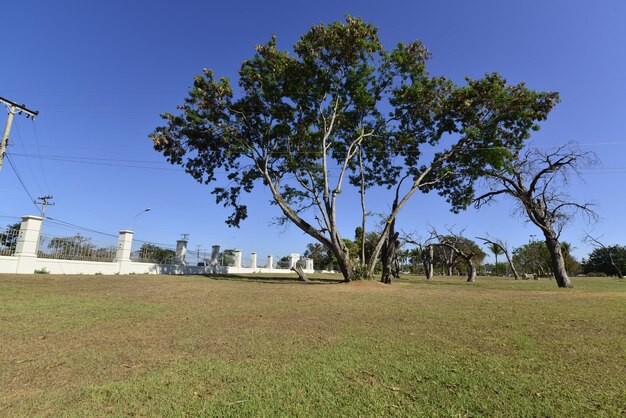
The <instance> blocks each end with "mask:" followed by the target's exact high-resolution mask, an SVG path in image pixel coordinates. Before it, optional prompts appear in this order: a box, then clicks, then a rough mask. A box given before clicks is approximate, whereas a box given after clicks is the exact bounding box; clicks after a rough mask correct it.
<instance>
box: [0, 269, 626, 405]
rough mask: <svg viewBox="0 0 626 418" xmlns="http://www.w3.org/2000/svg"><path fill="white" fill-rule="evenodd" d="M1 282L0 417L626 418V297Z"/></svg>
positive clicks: (538, 289) (609, 284) (101, 280)
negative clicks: (564, 417)
mask: <svg viewBox="0 0 626 418" xmlns="http://www.w3.org/2000/svg"><path fill="white" fill-rule="evenodd" d="M574 284H575V286H576V287H575V289H558V288H556V285H555V284H554V282H553V281H548V280H546V281H539V282H537V281H518V282H516V281H514V280H512V279H510V278H498V279H495V278H483V277H478V279H477V283H475V284H473V285H472V284H466V283H465V282H464V278H461V277H458V278H442V277H436V278H435V279H434V281H433V282H432V283H427V282H425V280H424V279H423V278H421V277H419V278H415V277H414V278H409V279H403V280H400V281H396V282H395V283H394V284H392V285H390V286H387V285H382V284H379V283H376V282H356V283H351V284H343V283H336V282H334V281H332V280H326V281H324V282H323V283H313V284H305V283H301V282H297V281H295V280H293V279H292V278H290V279H289V280H286V278H283V279H282V280H281V279H280V278H272V277H261V278H256V279H252V278H215V277H213V278H208V277H198V276H196V277H189V276H188V277H179V276H52V275H33V276H16V275H0V341H2V344H1V345H0V382H2V384H0V416H3V417H10V416H51V415H53V416H72V417H74V416H104V415H113V416H127V415H133V416H155V415H157V416H237V417H239V416H268V417H275V416H411V417H415V416H487V415H490V416H493V415H496V416H584V417H589V416H619V415H624V414H626V282H625V281H623V280H622V281H620V280H617V279H611V278H577V279H574Z"/></svg>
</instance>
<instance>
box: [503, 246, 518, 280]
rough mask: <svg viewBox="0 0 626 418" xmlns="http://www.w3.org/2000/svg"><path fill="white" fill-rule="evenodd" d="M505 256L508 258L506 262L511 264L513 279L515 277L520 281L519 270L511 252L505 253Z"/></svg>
mask: <svg viewBox="0 0 626 418" xmlns="http://www.w3.org/2000/svg"><path fill="white" fill-rule="evenodd" d="M504 255H505V256H506V261H507V263H509V267H510V268H511V271H512V272H513V277H515V280H519V274H518V273H517V270H516V269H515V265H514V264H513V260H512V259H511V256H510V255H509V252H508V251H504Z"/></svg>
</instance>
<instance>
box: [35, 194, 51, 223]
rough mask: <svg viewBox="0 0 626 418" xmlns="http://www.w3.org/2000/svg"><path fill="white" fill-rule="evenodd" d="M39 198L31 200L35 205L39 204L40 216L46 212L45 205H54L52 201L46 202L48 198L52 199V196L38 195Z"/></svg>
mask: <svg viewBox="0 0 626 418" xmlns="http://www.w3.org/2000/svg"><path fill="white" fill-rule="evenodd" d="M38 199H39V200H33V203H35V204H36V205H41V217H42V218H43V217H44V214H45V213H46V206H54V203H51V202H48V200H50V199H54V198H53V197H52V196H39V198H38Z"/></svg>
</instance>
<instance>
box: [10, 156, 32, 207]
mask: <svg viewBox="0 0 626 418" xmlns="http://www.w3.org/2000/svg"><path fill="white" fill-rule="evenodd" d="M5 157H6V159H7V161H8V162H9V165H10V166H11V168H12V169H13V172H14V173H15V176H16V177H17V179H18V180H19V182H20V184H21V185H22V188H23V189H24V191H25V192H26V194H27V195H28V197H29V198H30V202H31V203H32V204H33V206H35V208H36V209H37V211H39V210H40V208H39V206H37V205H36V204H35V199H33V196H32V195H31V194H30V192H29V191H28V188H27V187H26V184H24V181H23V180H22V176H20V173H19V172H18V171H17V168H16V167H15V165H14V164H13V161H11V157H10V156H9V154H5Z"/></svg>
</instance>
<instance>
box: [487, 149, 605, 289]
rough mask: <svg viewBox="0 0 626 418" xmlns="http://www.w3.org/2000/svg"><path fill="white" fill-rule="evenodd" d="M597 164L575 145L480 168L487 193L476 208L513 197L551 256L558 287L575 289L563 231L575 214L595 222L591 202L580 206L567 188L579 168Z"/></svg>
mask: <svg viewBox="0 0 626 418" xmlns="http://www.w3.org/2000/svg"><path fill="white" fill-rule="evenodd" d="M594 162H595V156H594V155H593V154H592V153H585V152H581V151H579V150H578V149H577V147H576V146H575V145H574V144H566V145H563V146H559V147H556V148H555V149H553V150H548V151H544V150H541V149H538V148H532V149H528V150H526V151H525V152H523V153H520V154H519V155H514V156H513V158H511V159H510V160H509V161H508V162H507V164H506V165H505V166H504V169H503V167H502V166H498V167H493V166H490V165H488V164H487V165H485V166H482V167H480V169H479V170H480V171H481V173H482V174H483V175H484V176H485V178H486V179H487V187H488V191H487V192H486V193H484V194H482V195H480V196H478V197H477V198H476V199H475V204H476V206H477V207H481V206H482V205H485V204H488V203H490V202H491V201H492V200H493V199H494V198H495V197H497V196H499V195H507V196H509V197H512V198H513V199H514V200H515V202H516V203H517V205H518V208H519V209H520V212H521V213H523V214H524V216H525V217H526V219H528V220H529V221H530V222H531V223H533V224H534V225H536V226H537V227H538V228H539V229H540V230H541V232H542V233H543V236H544V238H545V243H546V246H547V248H548V251H549V253H550V264H551V270H552V272H553V274H554V277H555V279H556V282H557V284H558V286H559V287H573V285H572V282H571V281H570V279H569V276H568V274H567V269H566V265H565V258H564V257H563V248H562V243H561V241H560V236H561V232H562V230H563V227H564V226H565V225H566V224H567V223H568V222H569V221H570V220H571V219H572V216H573V215H574V214H575V213H576V212H582V213H583V214H584V215H586V216H589V217H591V218H594V217H595V216H596V215H595V212H594V211H593V210H592V206H591V204H590V203H588V202H577V201H575V200H574V199H572V197H571V196H570V195H569V194H568V193H567V188H566V186H567V184H568V181H569V179H570V177H572V176H577V175H579V173H580V171H579V170H580V168H583V167H586V166H588V165H590V164H593V163H594Z"/></svg>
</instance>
